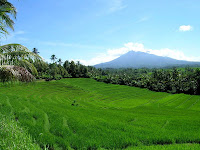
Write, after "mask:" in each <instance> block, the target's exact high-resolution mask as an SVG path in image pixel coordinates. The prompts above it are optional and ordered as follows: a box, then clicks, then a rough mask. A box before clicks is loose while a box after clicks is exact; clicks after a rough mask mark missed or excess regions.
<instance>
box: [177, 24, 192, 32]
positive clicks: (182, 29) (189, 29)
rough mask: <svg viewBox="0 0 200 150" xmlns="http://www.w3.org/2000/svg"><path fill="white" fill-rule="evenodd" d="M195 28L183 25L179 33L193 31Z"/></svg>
mask: <svg viewBox="0 0 200 150" xmlns="http://www.w3.org/2000/svg"><path fill="white" fill-rule="evenodd" d="M192 29H193V27H192V26H191V25H182V26H180V27H179V31H183V32H184V31H191V30H192Z"/></svg>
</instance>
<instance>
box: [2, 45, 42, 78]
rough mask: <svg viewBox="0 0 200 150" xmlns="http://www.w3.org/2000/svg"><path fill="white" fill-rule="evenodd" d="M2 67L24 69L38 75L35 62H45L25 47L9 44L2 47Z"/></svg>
mask: <svg viewBox="0 0 200 150" xmlns="http://www.w3.org/2000/svg"><path fill="white" fill-rule="evenodd" d="M0 55H1V57H0V58H1V59H0V65H15V66H20V67H24V68H26V69H27V70H29V71H30V72H31V73H33V74H34V75H37V69H36V68H35V66H34V65H33V62H35V61H41V62H42V61H43V60H42V58H41V57H40V56H39V55H38V54H35V53H33V52H31V51H30V50H28V48H26V47H25V46H23V45H20V44H7V45H3V46H0Z"/></svg>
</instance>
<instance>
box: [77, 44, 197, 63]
mask: <svg viewBox="0 0 200 150" xmlns="http://www.w3.org/2000/svg"><path fill="white" fill-rule="evenodd" d="M129 51H136V52H146V53H149V54H154V55H157V56H163V57H171V58H174V59H178V60H187V61H200V57H187V56H186V55H185V54H184V53H183V52H181V51H178V50H174V49H169V48H162V49H158V50H157V49H148V48H145V47H144V45H143V44H142V43H132V42H130V43H126V44H124V46H123V47H121V48H116V49H108V50H107V52H106V53H100V54H97V56H96V57H94V58H92V59H90V60H79V61H80V62H81V63H82V64H84V65H95V64H99V63H103V62H108V61H111V60H113V59H116V58H118V57H119V56H121V55H123V54H125V53H127V52H129Z"/></svg>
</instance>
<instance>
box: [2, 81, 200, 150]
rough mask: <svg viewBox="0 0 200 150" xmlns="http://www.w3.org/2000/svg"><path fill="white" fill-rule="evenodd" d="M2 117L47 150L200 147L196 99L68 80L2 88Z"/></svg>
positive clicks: (198, 102) (199, 102) (199, 98)
mask: <svg viewBox="0 0 200 150" xmlns="http://www.w3.org/2000/svg"><path fill="white" fill-rule="evenodd" d="M0 113H1V114H3V115H12V114H13V115H14V119H15V120H16V122H18V124H20V126H21V127H22V128H25V129H26V130H27V132H28V133H29V135H30V136H31V137H32V138H33V139H35V141H36V143H37V144H38V145H39V146H40V147H41V148H43V149H44V148H48V149H58V150H60V149H200V146H199V143H200V128H199V127H200V96H195V95H185V94H174V95H172V94H169V93H162V92H152V91H149V90H147V89H141V88H135V87H129V86H122V85H112V84H105V83H101V82H96V81H95V80H92V79H62V80H59V81H51V82H44V81H43V82H35V83H30V84H21V85H7V86H1V87H0Z"/></svg>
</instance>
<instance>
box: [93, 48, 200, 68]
mask: <svg viewBox="0 0 200 150" xmlns="http://www.w3.org/2000/svg"><path fill="white" fill-rule="evenodd" d="M180 65H200V62H191V61H184V60H176V59H173V58H170V57H163V56H157V55H154V54H149V53H145V52H135V51H129V52H128V53H126V54H124V55H122V56H120V57H118V58H116V59H114V60H112V61H110V62H105V63H101V64H97V65H95V66H94V67H96V68H143V67H145V68H163V67H168V66H180Z"/></svg>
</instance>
